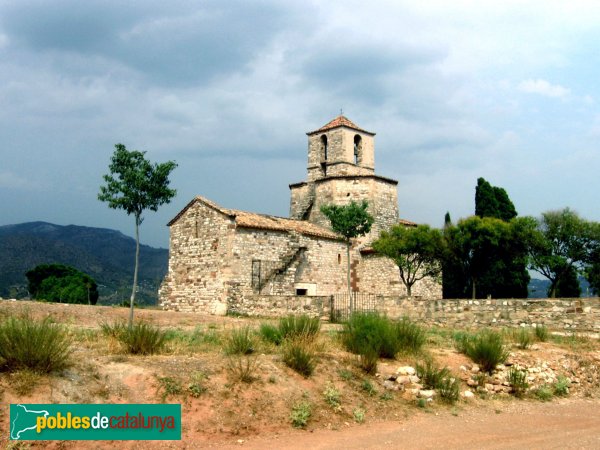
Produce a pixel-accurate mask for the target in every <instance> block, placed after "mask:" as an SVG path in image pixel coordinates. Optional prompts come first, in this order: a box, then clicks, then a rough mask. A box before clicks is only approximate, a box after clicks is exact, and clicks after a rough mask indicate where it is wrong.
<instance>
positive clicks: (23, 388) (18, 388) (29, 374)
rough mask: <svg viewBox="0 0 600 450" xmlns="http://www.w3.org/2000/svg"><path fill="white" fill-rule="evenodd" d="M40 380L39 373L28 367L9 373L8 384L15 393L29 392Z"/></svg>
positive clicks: (24, 393) (26, 393)
mask: <svg viewBox="0 0 600 450" xmlns="http://www.w3.org/2000/svg"><path fill="white" fill-rule="evenodd" d="M40 380H41V376H40V374H39V373H37V372H33V371H32V370H29V369H23V370H19V371H17V372H13V373H11V374H10V386H11V387H12V389H13V390H14V391H15V393H16V394H17V395H28V394H31V392H33V390H34V389H35V388H36V386H37V385H38V383H39V382H40Z"/></svg>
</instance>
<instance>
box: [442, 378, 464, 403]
mask: <svg viewBox="0 0 600 450" xmlns="http://www.w3.org/2000/svg"><path fill="white" fill-rule="evenodd" d="M437 390H438V392H439V394H440V397H441V399H442V401H443V402H445V403H449V404H451V405H453V404H454V403H456V402H457V401H458V398H459V396H460V382H459V381H458V380H457V379H456V378H453V377H446V378H444V379H442V380H441V381H440V383H439V385H438V387H437Z"/></svg>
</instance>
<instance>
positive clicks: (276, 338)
mask: <svg viewBox="0 0 600 450" xmlns="http://www.w3.org/2000/svg"><path fill="white" fill-rule="evenodd" d="M260 336H261V337H262V338H263V340H264V341H265V342H270V343H271V344H274V345H280V344H281V342H282V341H283V338H282V336H281V332H280V331H279V328H277V327H276V326H274V325H271V324H270V323H263V324H261V325H260Z"/></svg>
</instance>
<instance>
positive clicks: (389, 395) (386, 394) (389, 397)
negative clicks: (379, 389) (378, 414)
mask: <svg viewBox="0 0 600 450" xmlns="http://www.w3.org/2000/svg"><path fill="white" fill-rule="evenodd" d="M379 398H380V399H381V400H385V401H389V400H393V399H394V394H392V393H391V392H389V391H385V392H384V393H383V394H381V395H380V396H379Z"/></svg>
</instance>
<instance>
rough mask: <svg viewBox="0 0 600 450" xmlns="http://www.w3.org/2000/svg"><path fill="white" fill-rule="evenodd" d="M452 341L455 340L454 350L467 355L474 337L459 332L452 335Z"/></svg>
mask: <svg viewBox="0 0 600 450" xmlns="http://www.w3.org/2000/svg"><path fill="white" fill-rule="evenodd" d="M452 339H453V340H454V348H456V350H457V351H458V352H460V353H464V354H465V355H466V354H467V351H468V349H469V346H470V345H471V342H473V336H472V335H470V334H469V333H466V332H464V331H457V332H455V333H454V334H453V335H452Z"/></svg>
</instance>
